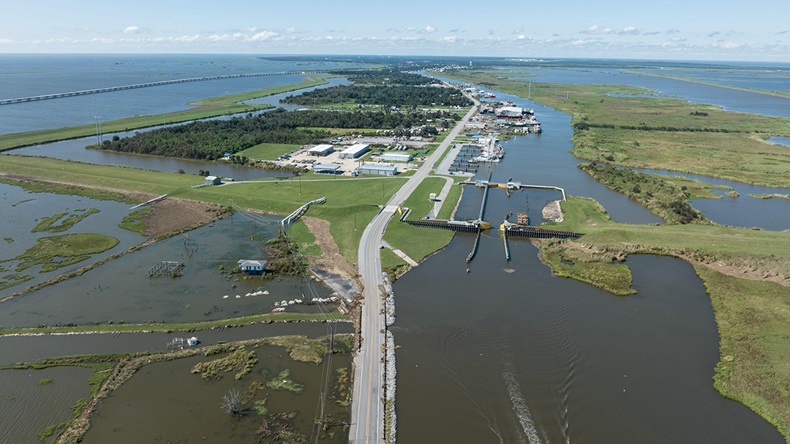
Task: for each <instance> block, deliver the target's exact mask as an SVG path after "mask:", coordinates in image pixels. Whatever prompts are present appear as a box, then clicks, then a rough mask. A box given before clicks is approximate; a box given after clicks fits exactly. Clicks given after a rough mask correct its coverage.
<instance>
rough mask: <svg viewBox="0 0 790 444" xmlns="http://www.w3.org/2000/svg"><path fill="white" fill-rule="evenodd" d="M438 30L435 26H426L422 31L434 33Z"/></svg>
mask: <svg viewBox="0 0 790 444" xmlns="http://www.w3.org/2000/svg"><path fill="white" fill-rule="evenodd" d="M436 31H437V29H436V28H434V27H433V26H426V27H425V28H423V30H422V31H421V32H423V33H425V34H433V33H434V32H436Z"/></svg>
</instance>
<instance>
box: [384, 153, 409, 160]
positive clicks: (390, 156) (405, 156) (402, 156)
mask: <svg viewBox="0 0 790 444" xmlns="http://www.w3.org/2000/svg"><path fill="white" fill-rule="evenodd" d="M380 157H381V160H382V161H383V162H411V160H412V159H413V158H414V154H409V153H383V154H382V155H381V156H380Z"/></svg>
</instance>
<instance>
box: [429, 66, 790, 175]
mask: <svg viewBox="0 0 790 444" xmlns="http://www.w3.org/2000/svg"><path fill="white" fill-rule="evenodd" d="M443 75H445V76H449V77H453V78H456V79H458V80H462V81H467V82H472V83H477V84H485V85H487V86H490V87H491V88H496V89H499V90H501V91H504V92H507V93H511V94H516V95H518V96H521V97H527V94H528V85H527V84H526V82H525V81H522V80H509V79H505V78H502V77H501V75H500V74H499V73H487V72H481V71H456V72H452V73H444V74H443ZM645 92H649V91H648V90H646V89H643V88H639V87H633V86H623V85H566V84H563V85H557V84H549V83H538V82H532V88H531V96H532V99H533V100H535V101H537V102H540V103H543V104H545V105H548V106H551V107H553V108H556V109H558V110H560V111H563V112H565V113H567V114H569V115H570V116H571V117H572V120H573V126H574V135H573V144H574V148H573V154H574V155H575V156H577V157H579V158H582V159H586V160H591V161H600V162H608V163H612V164H617V165H622V166H628V167H635V168H660V169H666V170H673V171H680V172H687V173H694V174H703V175H706V176H712V177H720V178H724V179H730V180H735V181H739V182H746V183H753V184H759V185H768V186H783V187H787V186H790V176H788V175H787V174H786V173H787V171H788V169H790V152H788V151H787V149H786V147H783V146H781V145H777V144H772V143H767V142H765V140H764V139H766V138H767V137H770V136H788V135H790V119H787V118H781V117H769V116H761V115H758V114H747V113H737V112H732V111H724V110H722V109H721V108H719V107H716V106H713V105H705V104H695V103H689V102H686V101H683V100H678V99H673V98H667V97H658V96H657V97H641V96H640V97H633V96H631V97H629V96H626V97H615V96H610V95H609V94H613V93H614V94H641V93H645Z"/></svg>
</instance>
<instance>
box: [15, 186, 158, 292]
mask: <svg viewBox="0 0 790 444" xmlns="http://www.w3.org/2000/svg"><path fill="white" fill-rule="evenodd" d="M129 207H130V205H129V204H126V203H120V202H115V201H107V200H97V199H91V198H87V197H82V196H70V195H63V194H54V193H33V192H30V191H27V190H25V189H24V188H21V187H18V186H13V185H6V184H2V183H0V208H1V209H2V213H3V217H2V219H0V235H1V236H0V237H2V238H3V239H2V240H0V245H2V248H0V261H5V262H0V281H2V282H9V283H13V282H14V279H13V277H12V275H15V274H17V275H20V276H30V279H29V280H26V281H22V282H19V283H18V284H17V285H9V286H7V288H5V289H3V288H2V287H0V297H4V296H7V295H9V294H11V293H14V292H16V291H19V290H22V289H23V288H25V287H27V286H29V285H34V284H36V283H39V282H44V281H46V280H48V279H51V278H53V277H55V276H57V275H59V274H61V273H64V272H66V271H69V270H72V269H75V268H79V267H81V266H83V265H86V264H87V263H90V262H93V261H96V260H99V259H102V258H105V257H108V256H110V255H112V254H115V253H118V252H121V251H124V250H126V249H128V248H130V247H132V246H134V245H137V244H140V243H142V242H143V241H144V240H145V238H144V237H143V236H141V235H139V234H137V233H135V232H132V231H129V230H124V229H122V228H119V227H118V224H119V223H120V222H121V220H122V219H123V217H124V216H126V215H127V214H129ZM93 209H95V210H97V211H95V212H94V211H91V210H93ZM88 212H91V213H92V214H87V213H88ZM60 213H68V215H79V214H84V215H86V217H84V218H83V219H82V220H79V221H78V222H77V223H75V224H74V225H73V226H71V227H70V228H67V229H65V230H63V231H55V230H43V231H38V232H34V231H33V230H34V229H35V227H36V225H37V224H38V223H39V222H42V221H44V219H45V218H48V217H51V216H54V215H57V214H60ZM65 217H67V216H64V218H65ZM62 221H63V220H60V221H58V222H62ZM74 233H100V234H103V235H106V236H110V237H113V238H115V239H118V241H119V242H118V244H117V245H116V246H115V247H113V248H111V249H109V250H107V251H105V252H103V253H98V254H94V255H92V256H91V257H90V258H89V259H87V260H85V261H81V262H79V263H77V264H74V265H71V266H68V267H64V268H60V269H58V270H55V271H49V272H44V273H41V272H40V270H41V268H42V267H41V266H40V265H34V266H32V267H30V268H28V269H26V270H23V271H20V272H17V271H16V267H17V266H18V265H19V261H16V260H12V259H13V258H15V257H17V256H19V255H21V254H23V253H25V251H27V250H28V249H29V248H31V247H33V246H34V245H36V242H37V240H39V239H41V238H43V237H45V236H59V235H63V234H74Z"/></svg>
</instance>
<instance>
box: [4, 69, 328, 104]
mask: <svg viewBox="0 0 790 444" xmlns="http://www.w3.org/2000/svg"><path fill="white" fill-rule="evenodd" d="M288 74H303V75H313V74H326V72H325V71H281V72H265V73H254V74H228V75H220V76H203V77H190V78H186V79H173V80H160V81H158V82H146V83H136V84H133V85H121V86H110V87H107V88H95V89H85V90H81V91H70V92H62V93H54V94H43V95H40V96H28V97H17V98H14V99H0V105H13V104H16V103H27V102H37V101H39V100H51V99H62V98H64V97H75V96H85V95H89V94H101V93H108V92H115V91H124V90H127V89H138V88H150V87H153V86H163V85H173V84H176V83H189V82H204V81H207V80H222V79H240V78H245V77H263V76H283V75H288Z"/></svg>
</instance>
